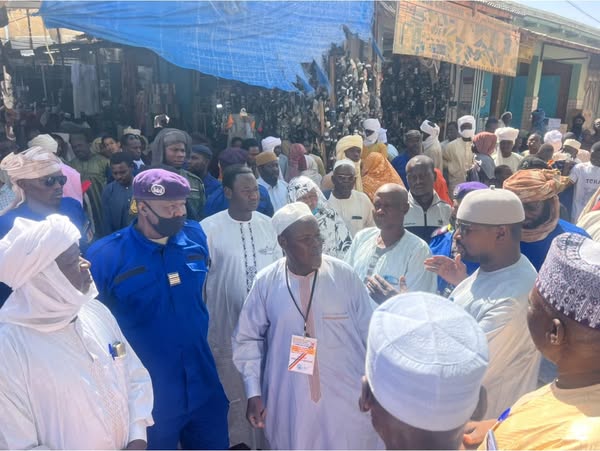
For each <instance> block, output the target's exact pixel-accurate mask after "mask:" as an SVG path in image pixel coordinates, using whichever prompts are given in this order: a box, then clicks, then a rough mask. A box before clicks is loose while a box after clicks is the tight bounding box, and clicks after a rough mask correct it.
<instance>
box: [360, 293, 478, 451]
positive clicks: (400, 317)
mask: <svg viewBox="0 0 600 451" xmlns="http://www.w3.org/2000/svg"><path fill="white" fill-rule="evenodd" d="M487 365H488V346H487V340H486V337H485V334H484V333H483V331H482V330H481V328H480V327H479V325H478V324H477V322H476V321H475V320H474V319H473V318H472V317H471V316H470V315H469V314H468V313H467V312H465V311H464V310H463V309H462V308H461V307H459V306H457V305H455V304H453V303H452V302H449V301H448V300H447V299H444V298H442V297H441V296H437V295H434V294H430V293H422V292H415V293H409V294H401V295H399V296H395V297H393V298H392V299H390V300H389V301H387V302H386V303H385V304H383V305H380V306H379V307H378V308H377V310H375V313H373V317H372V319H371V324H370V326H369V338H368V340H367V358H366V365H365V366H366V369H365V374H366V376H365V377H363V388H362V396H361V398H360V402H359V405H360V409H361V410H362V411H363V412H366V411H370V412H371V421H372V423H373V427H374V428H375V430H376V431H377V433H378V434H379V435H380V436H381V438H382V439H383V441H384V442H385V445H386V448H387V449H459V447H460V445H461V442H462V437H463V428H464V426H465V424H466V423H467V422H468V421H469V420H470V419H471V418H472V416H473V414H474V413H475V411H476V410H477V407H478V405H479V404H480V399H481V401H482V403H484V402H483V401H484V397H485V395H484V393H485V392H484V391H483V390H482V389H481V382H482V380H483V376H484V374H485V371H486V368H487Z"/></svg>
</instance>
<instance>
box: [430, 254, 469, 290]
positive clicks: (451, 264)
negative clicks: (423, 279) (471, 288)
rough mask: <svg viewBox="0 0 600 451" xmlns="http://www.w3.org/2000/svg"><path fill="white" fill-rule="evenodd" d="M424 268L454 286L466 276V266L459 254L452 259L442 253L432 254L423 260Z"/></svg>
mask: <svg viewBox="0 0 600 451" xmlns="http://www.w3.org/2000/svg"><path fill="white" fill-rule="evenodd" d="M425 269H426V270H427V271H431V272H434V273H436V274H437V275H438V276H440V277H441V278H442V279H444V280H445V281H446V282H448V283H450V284H452V285H454V286H456V285H458V284H459V283H461V282H462V281H463V280H465V279H466V278H467V276H468V275H467V266H466V265H465V264H464V263H463V262H462V260H461V257H460V254H457V255H456V258H455V259H454V260H452V259H451V258H449V257H446V256H444V255H434V256H433V257H430V258H428V259H426V260H425Z"/></svg>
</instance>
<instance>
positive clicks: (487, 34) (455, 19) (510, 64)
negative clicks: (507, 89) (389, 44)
mask: <svg viewBox="0 0 600 451" xmlns="http://www.w3.org/2000/svg"><path fill="white" fill-rule="evenodd" d="M519 38H520V34H519V29H518V28H517V27H514V26H512V25H510V24H507V23H505V22H502V21H500V20H497V19H494V18H492V17H489V16H486V15H484V14H481V13H474V10H473V9H471V8H466V7H464V6H460V5H458V4H456V3H451V2H448V1H443V2H436V1H413V0H401V1H400V2H398V8H397V12H396V29H395V32H394V47H393V51H394V53H396V54H400V55H415V56H420V57H424V58H431V59H434V60H440V61H447V62H449V63H453V64H458V65H460V66H466V67H471V68H473V69H480V70H483V71H486V72H491V73H494V74H499V75H508V76H512V77H514V76H515V75H516V72H517V63H518V59H519Z"/></svg>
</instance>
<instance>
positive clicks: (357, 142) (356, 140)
mask: <svg viewBox="0 0 600 451" xmlns="http://www.w3.org/2000/svg"><path fill="white" fill-rule="evenodd" d="M353 147H358V148H359V149H361V150H362V147H363V139H362V137H361V136H360V135H348V136H344V137H343V138H341V139H340V140H339V141H338V142H337V144H336V146H335V155H336V159H337V160H343V159H344V158H346V153H345V152H346V151H347V150H348V149H352V148H353Z"/></svg>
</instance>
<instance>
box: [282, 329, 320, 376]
mask: <svg viewBox="0 0 600 451" xmlns="http://www.w3.org/2000/svg"><path fill="white" fill-rule="evenodd" d="M316 357H317V340H316V338H309V337H301V336H300V335H292V343H291V345H290V359H289V362H288V371H294V372H296V373H304V374H308V375H310V376H312V374H313V371H314V369H315V359H316Z"/></svg>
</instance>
